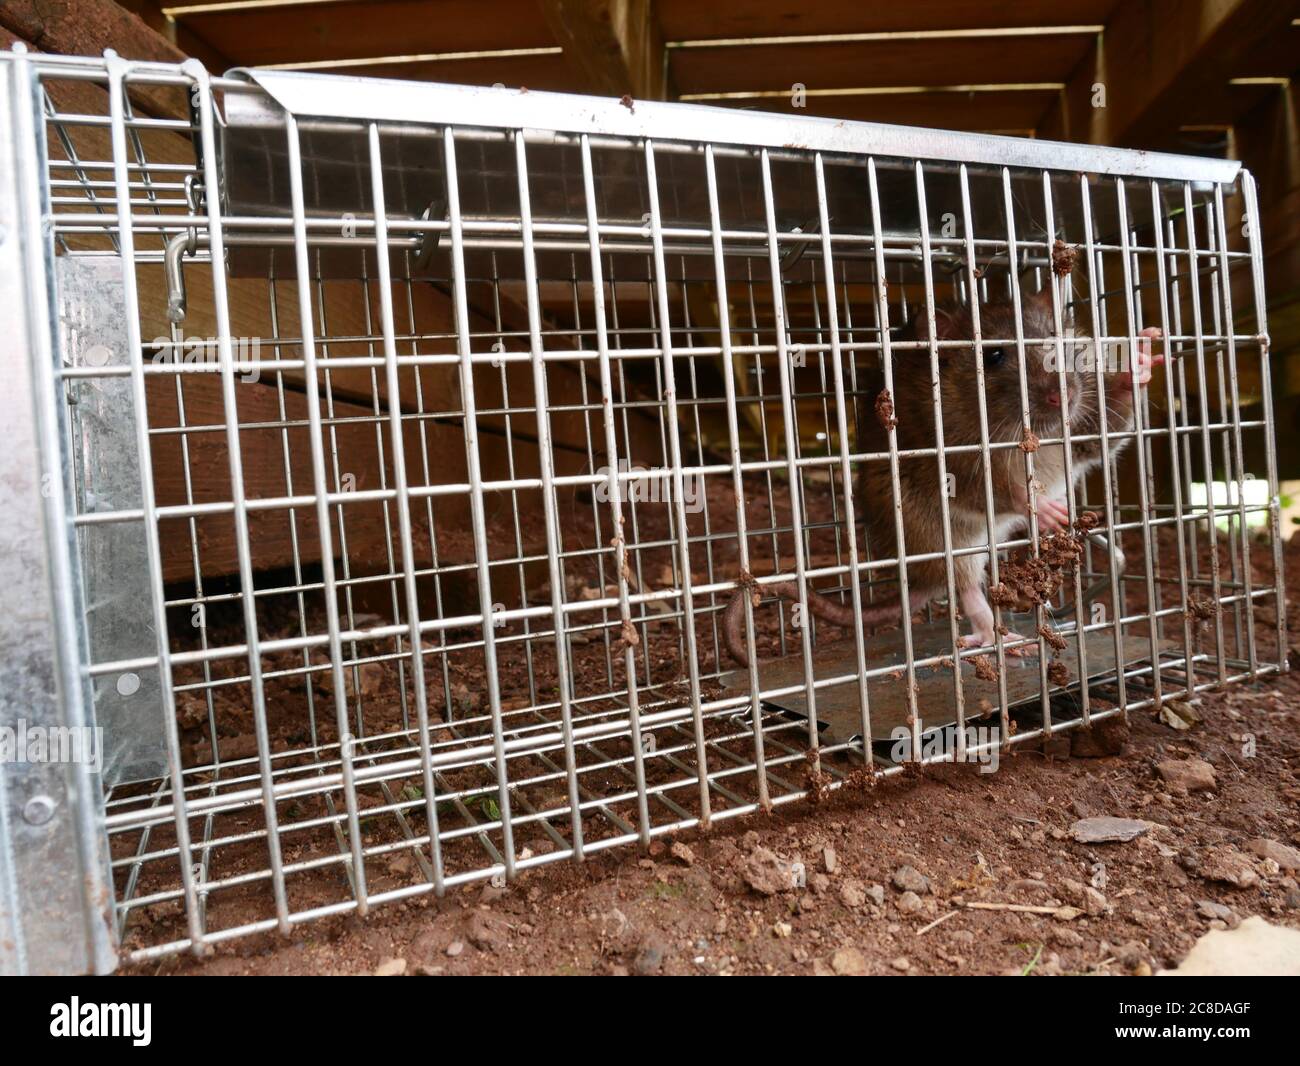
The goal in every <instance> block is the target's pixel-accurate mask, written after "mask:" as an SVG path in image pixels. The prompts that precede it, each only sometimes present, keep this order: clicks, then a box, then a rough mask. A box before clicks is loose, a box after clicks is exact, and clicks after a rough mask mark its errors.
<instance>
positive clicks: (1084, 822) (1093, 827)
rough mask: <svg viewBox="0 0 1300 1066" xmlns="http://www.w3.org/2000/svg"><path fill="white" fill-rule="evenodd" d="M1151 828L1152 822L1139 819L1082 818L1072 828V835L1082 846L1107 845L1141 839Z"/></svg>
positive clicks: (1105, 816)
mask: <svg viewBox="0 0 1300 1066" xmlns="http://www.w3.org/2000/svg"><path fill="white" fill-rule="evenodd" d="M1150 828H1151V823H1150V822H1144V821H1142V820H1141V819H1138V818H1111V817H1110V816H1108V815H1103V816H1102V817H1100V818H1080V819H1079V820H1078V821H1077V822H1075V823H1074V824H1073V825H1072V826H1070V835H1071V836H1072V837H1074V839H1075V840H1077V841H1078V842H1079V843H1080V844H1106V843H1110V842H1112V841H1120V842H1123V841H1128V840H1133V839H1134V838H1135V837H1140V836H1141V835H1142V834H1143V833H1145V832H1147V831H1148V830H1149V829H1150Z"/></svg>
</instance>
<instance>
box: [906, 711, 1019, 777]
mask: <svg viewBox="0 0 1300 1066" xmlns="http://www.w3.org/2000/svg"><path fill="white" fill-rule="evenodd" d="M916 727H917V732H918V733H919V734H920V736H921V746H920V752H919V756H920V758H922V759H925V760H927V761H936V762H937V761H941V760H943V759H944V758H946V757H947V756H948V755H949V754H950V753H951V757H952V758H951V761H952V762H967V763H977V764H978V765H979V768H980V773H982V774H992V773H996V772H997V769H998V763H999V760H1000V759H1001V747H1002V730H1001V729H999V728H998V727H997V726H988V725H968V726H966V727H965V730H964V731H963V738H964V739H965V741H966V743H965V746H964V749H959V748H958V746H957V732H958V730H957V726H956V725H947V726H944V727H943V728H942V729H932V730H930V731H929V732H928V733H927V732H926V731H925V726H924V725H923V724H922V722H921V720H920V719H919V718H918V719H917V723H916ZM889 736H890V739H891V740H892V741H893V742H894V743H893V746H892V747H891V748H890V749H889V757H890V758H891V759H892V760H893V761H894V762H896V763H904V762H910V761H911V760H912V759H913V758H914V757H915V756H914V755H913V750H912V731H911V730H910V729H909V728H908V727H907V726H905V725H899V726H895V727H894V728H893V730H892V731H891V732H890V734H889Z"/></svg>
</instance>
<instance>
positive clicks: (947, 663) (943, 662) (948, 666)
mask: <svg viewBox="0 0 1300 1066" xmlns="http://www.w3.org/2000/svg"><path fill="white" fill-rule="evenodd" d="M955 665H956V664H955V663H954V662H953V661H952V656H951V655H945V656H944V657H943V658H942V659H940V660H939V666H940V668H941V669H944V670H952V669H953V668H954V667H955Z"/></svg>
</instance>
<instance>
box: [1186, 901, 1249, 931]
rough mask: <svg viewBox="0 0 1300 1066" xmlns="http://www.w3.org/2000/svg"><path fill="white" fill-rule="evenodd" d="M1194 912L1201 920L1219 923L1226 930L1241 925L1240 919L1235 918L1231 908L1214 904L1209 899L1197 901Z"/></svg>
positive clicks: (1235, 915) (1234, 912)
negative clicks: (1205, 919)
mask: <svg viewBox="0 0 1300 1066" xmlns="http://www.w3.org/2000/svg"><path fill="white" fill-rule="evenodd" d="M1196 910H1197V912H1198V913H1199V914H1200V915H1201V916H1202V917H1203V918H1209V919H1210V920H1211V921H1220V922H1222V923H1223V924H1224V927H1225V928H1228V929H1236V928H1237V926H1238V925H1239V924H1240V923H1241V919H1240V918H1238V917H1237V912H1236V911H1234V910H1233V909H1232V908H1231V907H1228V906H1225V905H1224V904H1222V903H1215V902H1214V901H1213V900H1210V899H1203V900H1198V901H1197V904H1196Z"/></svg>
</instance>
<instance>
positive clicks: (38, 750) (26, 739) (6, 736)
mask: <svg viewBox="0 0 1300 1066" xmlns="http://www.w3.org/2000/svg"><path fill="white" fill-rule="evenodd" d="M0 763H27V764H46V763H82V764H84V765H86V766H89V767H90V771H91V773H95V774H97V773H99V772H100V771H101V770H103V768H104V730H103V729H102V728H101V727H100V726H65V725H59V726H43V725H28V724H27V719H25V718H19V719H18V721H17V723H16V724H14V725H12V726H8V725H0Z"/></svg>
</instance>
